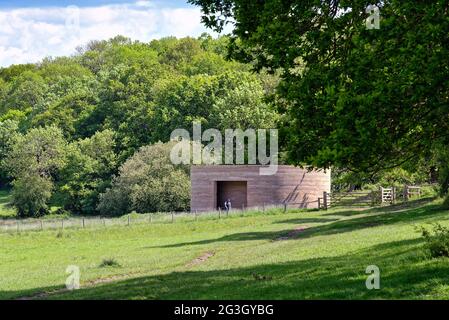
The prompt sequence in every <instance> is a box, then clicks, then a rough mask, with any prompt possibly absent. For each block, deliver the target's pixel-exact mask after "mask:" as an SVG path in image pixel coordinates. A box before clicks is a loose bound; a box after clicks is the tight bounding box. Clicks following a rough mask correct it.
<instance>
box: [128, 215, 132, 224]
mask: <svg viewBox="0 0 449 320" xmlns="http://www.w3.org/2000/svg"><path fill="white" fill-rule="evenodd" d="M130 222H131V221H130V216H129V215H128V227H129V224H130Z"/></svg>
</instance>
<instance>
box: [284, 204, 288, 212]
mask: <svg viewBox="0 0 449 320" xmlns="http://www.w3.org/2000/svg"><path fill="white" fill-rule="evenodd" d="M286 212H287V203H285V202H284V213H286Z"/></svg>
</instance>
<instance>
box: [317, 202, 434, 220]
mask: <svg viewBox="0 0 449 320" xmlns="http://www.w3.org/2000/svg"><path fill="white" fill-rule="evenodd" d="M434 200H435V198H434V197H429V198H422V199H416V200H411V201H408V202H402V203H397V204H393V205H386V206H383V207H374V208H355V207H354V209H352V210H341V211H336V212H329V213H325V214H322V215H321V216H323V217H327V216H343V217H349V216H356V215H360V214H370V213H391V212H396V211H401V210H406V209H412V208H416V207H420V206H424V205H426V204H429V203H431V202H433V201H434Z"/></svg>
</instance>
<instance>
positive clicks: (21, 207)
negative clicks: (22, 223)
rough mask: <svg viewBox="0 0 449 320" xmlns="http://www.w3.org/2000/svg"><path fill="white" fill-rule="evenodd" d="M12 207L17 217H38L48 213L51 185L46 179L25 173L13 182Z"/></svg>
mask: <svg viewBox="0 0 449 320" xmlns="http://www.w3.org/2000/svg"><path fill="white" fill-rule="evenodd" d="M12 185H13V191H12V205H14V206H15V207H16V208H17V214H18V216H19V217H33V216H35V217H38V216H42V215H44V214H46V213H47V212H48V201H49V199H50V198H51V195H52V191H53V183H52V181H51V180H50V179H49V178H47V177H41V176H39V175H35V174H34V175H33V174H31V173H25V174H24V175H23V176H20V177H19V178H17V179H16V180H14V181H13V183H12Z"/></svg>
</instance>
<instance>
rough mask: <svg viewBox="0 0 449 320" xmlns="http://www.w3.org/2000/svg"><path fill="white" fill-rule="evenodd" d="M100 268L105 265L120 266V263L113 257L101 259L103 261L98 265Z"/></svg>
mask: <svg viewBox="0 0 449 320" xmlns="http://www.w3.org/2000/svg"><path fill="white" fill-rule="evenodd" d="M99 267H100V268H106V267H120V263H118V262H117V261H116V260H115V259H114V258H110V259H103V261H102V262H101V263H100V265H99Z"/></svg>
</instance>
